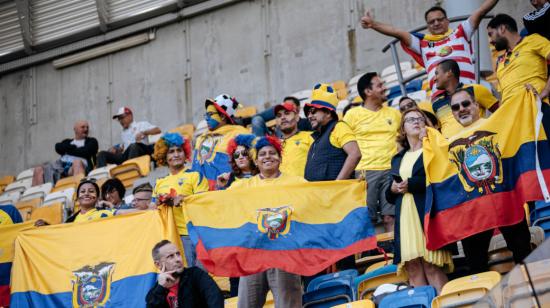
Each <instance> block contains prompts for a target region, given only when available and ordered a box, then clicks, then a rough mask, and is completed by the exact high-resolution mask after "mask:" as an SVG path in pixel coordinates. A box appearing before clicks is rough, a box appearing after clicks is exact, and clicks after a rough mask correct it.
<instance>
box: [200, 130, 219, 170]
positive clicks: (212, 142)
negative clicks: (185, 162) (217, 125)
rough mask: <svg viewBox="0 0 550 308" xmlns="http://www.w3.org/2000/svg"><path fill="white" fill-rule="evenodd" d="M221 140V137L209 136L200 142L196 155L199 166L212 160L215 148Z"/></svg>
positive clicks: (216, 135)
mask: <svg viewBox="0 0 550 308" xmlns="http://www.w3.org/2000/svg"><path fill="white" fill-rule="evenodd" d="M222 140H223V135H220V134H209V135H206V136H205V137H204V138H203V139H202V140H201V141H200V144H199V147H198V153H197V154H198V159H199V161H200V162H201V164H203V163H205V162H211V161H212V160H214V157H215V154H216V152H215V150H216V146H217V145H218V144H220V143H221V142H222Z"/></svg>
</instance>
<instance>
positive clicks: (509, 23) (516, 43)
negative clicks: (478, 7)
mask: <svg viewBox="0 0 550 308" xmlns="http://www.w3.org/2000/svg"><path fill="white" fill-rule="evenodd" d="M487 33H488V34H489V38H490V41H489V42H490V43H491V44H492V45H494V46H495V49H496V50H498V51H502V50H505V51H506V52H505V54H503V55H502V56H500V57H499V58H498V59H497V69H496V73H497V78H498V82H499V88H500V92H501V95H502V99H501V102H502V104H506V103H508V100H510V98H511V97H512V96H513V95H514V94H515V93H517V92H518V91H525V87H526V86H527V87H530V88H533V89H534V90H535V91H536V92H537V93H539V96H540V97H541V99H545V98H546V97H548V94H549V93H550V79H549V78H548V67H547V65H546V63H547V61H548V60H550V41H548V40H547V39H546V38H544V37H542V36H540V35H539V34H531V35H529V36H526V37H524V38H522V37H521V36H520V35H519V33H518V27H517V24H516V21H515V20H514V19H513V18H512V17H510V16H509V15H506V14H498V15H497V16H495V17H494V18H493V19H491V21H489V24H488V25H487Z"/></svg>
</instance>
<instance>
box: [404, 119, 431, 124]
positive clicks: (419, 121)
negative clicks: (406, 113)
mask: <svg viewBox="0 0 550 308" xmlns="http://www.w3.org/2000/svg"><path fill="white" fill-rule="evenodd" d="M415 122H418V123H426V119H424V117H410V118H405V123H409V124H413V123H415Z"/></svg>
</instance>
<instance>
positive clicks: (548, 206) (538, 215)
mask: <svg viewBox="0 0 550 308" xmlns="http://www.w3.org/2000/svg"><path fill="white" fill-rule="evenodd" d="M531 223H532V225H533V226H539V227H541V228H542V229H543V230H544V234H545V237H546V238H549V237H550V203H545V202H544V201H537V202H535V209H534V210H533V211H532V212H531Z"/></svg>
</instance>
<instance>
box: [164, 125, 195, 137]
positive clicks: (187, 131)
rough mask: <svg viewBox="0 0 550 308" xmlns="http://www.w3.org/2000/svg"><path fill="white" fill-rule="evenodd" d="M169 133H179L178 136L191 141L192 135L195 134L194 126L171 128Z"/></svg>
mask: <svg viewBox="0 0 550 308" xmlns="http://www.w3.org/2000/svg"><path fill="white" fill-rule="evenodd" d="M169 132H172V133H179V134H180V135H182V136H184V137H185V138H188V139H192V138H193V133H194V132H195V125H193V124H183V125H181V126H178V127H175V128H172V129H171V130H169Z"/></svg>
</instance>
